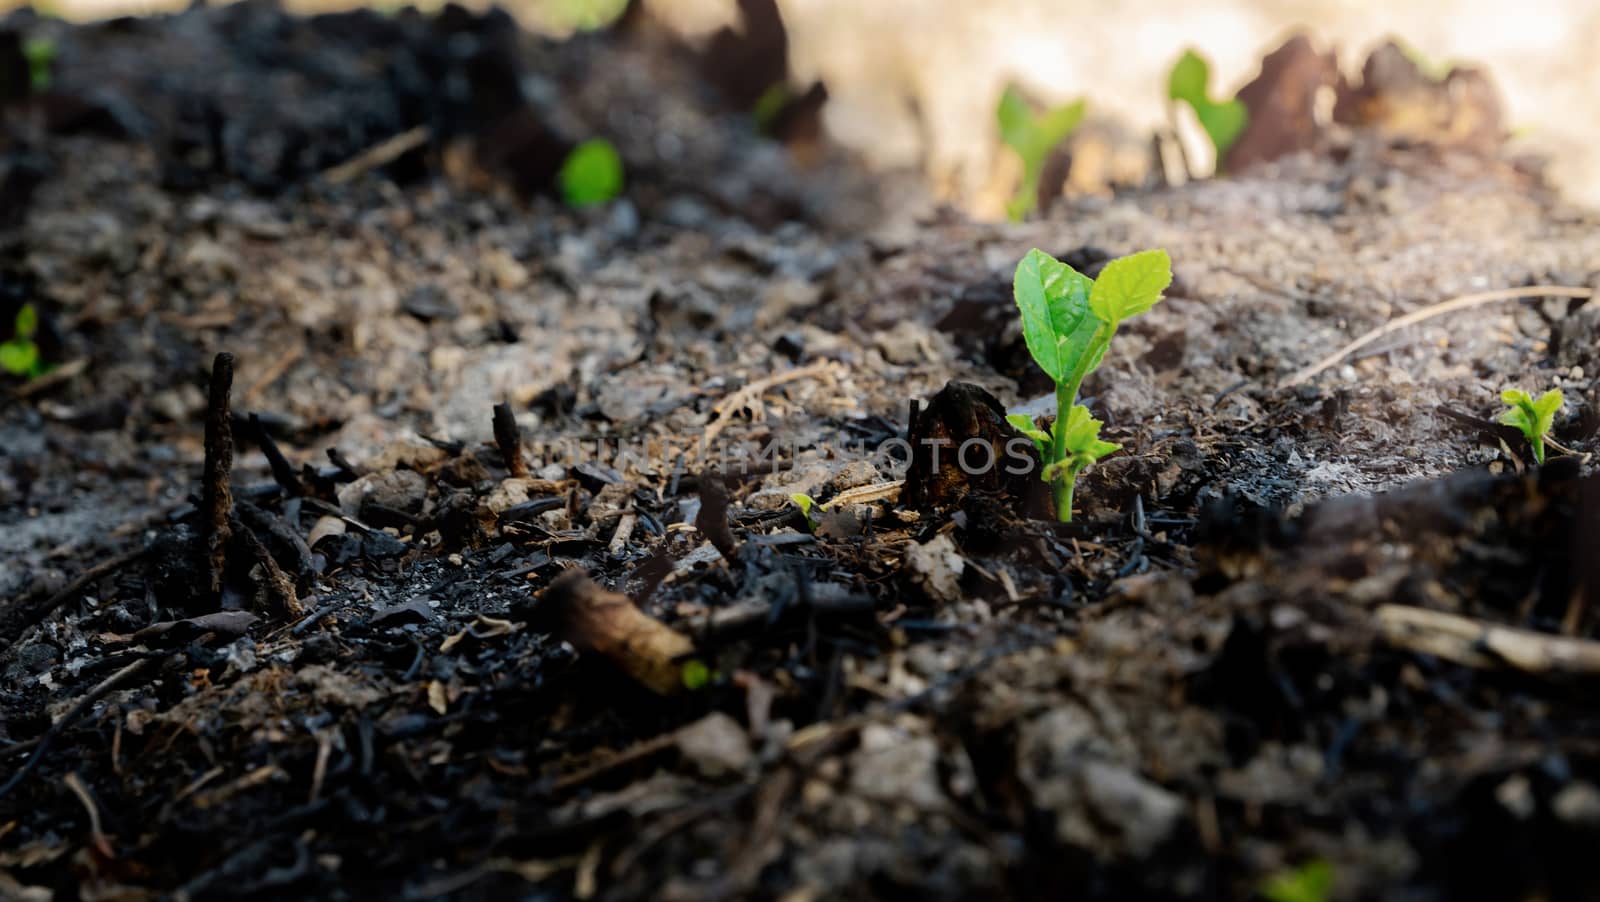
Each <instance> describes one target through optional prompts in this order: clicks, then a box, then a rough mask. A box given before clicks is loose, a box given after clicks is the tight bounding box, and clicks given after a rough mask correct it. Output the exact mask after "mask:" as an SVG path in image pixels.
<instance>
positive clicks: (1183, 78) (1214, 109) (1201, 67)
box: [1167, 50, 1250, 170]
mask: <svg viewBox="0 0 1600 902" xmlns="http://www.w3.org/2000/svg"><path fill="white" fill-rule="evenodd" d="M1210 84H1211V66H1210V65H1209V64H1208V63H1206V61H1205V58H1204V57H1202V56H1201V55H1200V54H1198V53H1195V52H1194V51H1193V50H1185V51H1184V52H1183V56H1180V57H1178V61H1177V62H1176V63H1173V64H1172V72H1171V74H1169V75H1168V76H1167V97H1168V99H1170V100H1175V101H1181V102H1183V103H1187V104H1188V105H1189V108H1190V109H1192V110H1194V115H1195V118H1196V119H1199V120H1200V127H1201V128H1202V129H1204V130H1205V133H1206V137H1208V138H1210V139H1211V146H1212V147H1213V148H1215V149H1216V152H1217V169H1218V170H1220V169H1221V168H1222V157H1223V155H1224V154H1226V153H1227V152H1228V148H1230V147H1232V146H1233V142H1234V141H1237V140H1238V139H1239V135H1240V134H1241V133H1242V132H1243V131H1244V127H1245V125H1246V124H1248V123H1249V121H1250V113H1249V111H1248V110H1246V109H1245V106H1244V103H1243V102H1242V101H1240V100H1239V99H1237V98H1234V99H1232V100H1212V99H1211V94H1210Z"/></svg>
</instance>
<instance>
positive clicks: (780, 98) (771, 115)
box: [750, 81, 794, 135]
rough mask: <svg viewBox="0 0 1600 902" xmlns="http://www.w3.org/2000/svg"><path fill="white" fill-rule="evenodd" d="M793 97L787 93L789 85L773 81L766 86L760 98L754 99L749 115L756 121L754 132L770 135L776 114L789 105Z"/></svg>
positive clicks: (784, 82)
mask: <svg viewBox="0 0 1600 902" xmlns="http://www.w3.org/2000/svg"><path fill="white" fill-rule="evenodd" d="M793 99H794V95H793V94H792V93H791V92H790V91H789V83H788V82H786V81H775V82H773V83H772V84H770V85H768V86H767V89H766V90H765V91H762V92H761V96H760V97H757V98H756V105H755V107H754V108H753V109H752V110H751V111H750V114H751V115H752V116H754V117H755V119H756V131H757V132H759V133H761V134H763V135H770V134H772V126H773V124H775V123H776V122H777V121H778V114H779V113H782V112H783V108H784V107H786V106H788V105H789V101H791V100H793Z"/></svg>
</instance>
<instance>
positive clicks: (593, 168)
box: [557, 138, 622, 207]
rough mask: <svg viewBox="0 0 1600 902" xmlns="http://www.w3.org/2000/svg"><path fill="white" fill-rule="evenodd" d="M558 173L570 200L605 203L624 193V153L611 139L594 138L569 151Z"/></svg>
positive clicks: (564, 194)
mask: <svg viewBox="0 0 1600 902" xmlns="http://www.w3.org/2000/svg"><path fill="white" fill-rule="evenodd" d="M557 177H558V179H559V180H560V183H561V196H562V197H563V198H565V199H566V201H567V203H568V204H570V205H572V206H574V207H588V206H593V205H595V204H603V203H605V202H606V201H608V200H611V199H612V198H614V197H616V196H617V195H619V194H621V193H622V157H621V155H619V154H618V153H617V149H616V148H615V147H613V146H612V145H611V142H610V141H607V140H606V139H604V138H592V139H590V140H588V141H585V142H583V143H582V144H579V145H578V146H577V147H575V148H573V149H572V152H571V153H569V154H567V159H566V162H564V163H562V164H561V172H560V173H559V174H558V176H557Z"/></svg>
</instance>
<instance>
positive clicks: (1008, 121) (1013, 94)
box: [995, 85, 1033, 156]
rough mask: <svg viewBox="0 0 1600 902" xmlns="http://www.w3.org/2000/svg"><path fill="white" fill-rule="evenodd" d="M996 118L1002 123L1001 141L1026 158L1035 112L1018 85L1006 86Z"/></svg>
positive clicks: (1030, 141) (996, 111) (1030, 142)
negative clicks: (1018, 88)
mask: <svg viewBox="0 0 1600 902" xmlns="http://www.w3.org/2000/svg"><path fill="white" fill-rule="evenodd" d="M995 118H996V119H998V120H999V122H1000V140H1001V141H1004V142H1005V144H1006V146H1007V147H1009V148H1011V149H1012V150H1014V151H1016V152H1017V153H1019V154H1022V155H1023V156H1026V150H1027V148H1028V147H1029V146H1030V145H1031V144H1032V135H1033V110H1032V109H1030V108H1029V107H1028V101H1026V100H1024V99H1023V97H1022V92H1021V91H1018V90H1017V87H1016V85H1006V89H1005V91H1004V93H1002V94H1001V95H1000V105H999V107H997V108H996V110H995Z"/></svg>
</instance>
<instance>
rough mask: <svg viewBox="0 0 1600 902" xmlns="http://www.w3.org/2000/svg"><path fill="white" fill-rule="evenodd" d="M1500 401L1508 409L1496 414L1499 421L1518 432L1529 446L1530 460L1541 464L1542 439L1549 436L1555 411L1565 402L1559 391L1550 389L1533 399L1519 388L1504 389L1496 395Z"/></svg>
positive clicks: (1542, 459) (1542, 456)
mask: <svg viewBox="0 0 1600 902" xmlns="http://www.w3.org/2000/svg"><path fill="white" fill-rule="evenodd" d="M1500 400H1502V401H1504V402H1505V403H1506V404H1507V405H1508V406H1509V409H1508V410H1506V412H1505V413H1502V414H1500V422H1502V423H1504V424H1506V425H1507V426H1515V427H1517V429H1519V430H1521V431H1522V434H1523V435H1524V436H1526V437H1527V439H1528V444H1530V445H1532V446H1533V459H1534V460H1536V461H1538V462H1539V463H1540V464H1543V463H1544V439H1545V436H1547V435H1549V434H1550V427H1551V425H1552V424H1553V423H1554V422H1555V418H1556V411H1558V410H1560V409H1561V405H1562V403H1564V401H1565V399H1564V398H1563V397H1562V396H1561V389H1559V388H1552V389H1550V390H1549V391H1547V392H1545V393H1544V394H1542V395H1540V396H1539V397H1538V398H1534V397H1533V396H1532V395H1530V394H1528V393H1527V392H1525V391H1523V390H1522V389H1520V388H1508V389H1506V390H1505V391H1503V392H1501V393H1500Z"/></svg>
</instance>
